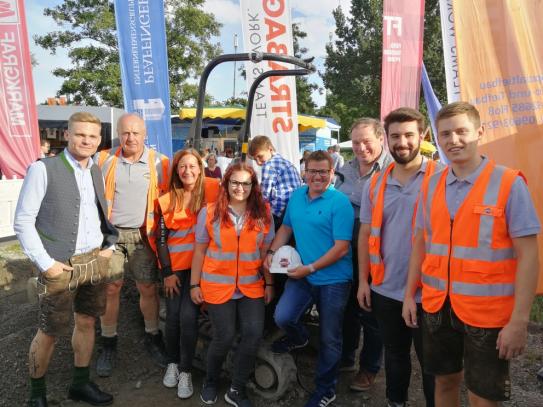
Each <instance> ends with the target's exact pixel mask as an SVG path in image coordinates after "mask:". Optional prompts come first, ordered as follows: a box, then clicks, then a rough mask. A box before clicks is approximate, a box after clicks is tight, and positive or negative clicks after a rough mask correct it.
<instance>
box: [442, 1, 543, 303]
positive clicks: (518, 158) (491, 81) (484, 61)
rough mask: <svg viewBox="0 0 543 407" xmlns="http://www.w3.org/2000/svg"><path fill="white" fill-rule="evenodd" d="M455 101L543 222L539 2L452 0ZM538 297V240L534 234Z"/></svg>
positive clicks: (542, 246) (542, 4)
mask: <svg viewBox="0 0 543 407" xmlns="http://www.w3.org/2000/svg"><path fill="white" fill-rule="evenodd" d="M453 7H454V21H455V29H456V45H457V53H458V70H459V72H458V74H459V77H460V89H461V100H467V101H469V102H470V103H472V104H474V105H475V106H476V107H477V109H478V110H479V112H480V113H481V119H482V121H483V123H484V125H485V127H486V130H487V131H486V136H485V138H484V140H483V142H482V144H483V145H482V151H483V153H484V154H486V155H488V156H489V157H491V158H493V159H495V160H496V161H497V162H498V163H500V164H503V165H506V166H509V167H512V168H518V169H520V170H521V171H522V172H523V173H524V175H526V177H527V179H528V187H529V189H530V191H531V193H532V197H533V199H534V202H535V205H536V208H537V211H538V215H539V219H540V221H541V220H543V159H542V158H541V156H542V155H543V46H542V44H541V39H542V38H543V24H542V21H543V1H539V0H492V1H490V0H454V2H453ZM539 258H540V274H539V275H540V278H539V284H538V293H540V294H543V239H542V238H541V236H539Z"/></svg>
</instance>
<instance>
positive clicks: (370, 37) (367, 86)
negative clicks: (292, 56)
mask: <svg viewBox="0 0 543 407" xmlns="http://www.w3.org/2000/svg"><path fill="white" fill-rule="evenodd" d="M425 7H426V10H425V32H424V57H423V59H424V61H425V64H426V68H427V70H428V75H429V76H430V79H431V81H432V84H433V85H434V90H435V91H436V95H437V96H438V98H440V100H442V101H444V100H445V98H444V97H443V96H444V94H445V73H444V69H443V57H442V52H443V51H442V49H443V46H442V42H441V22H440V16H439V1H438V0H426V5H425ZM350 14H351V17H347V16H346V15H345V13H344V12H343V10H342V9H341V7H338V8H337V9H335V10H334V11H333V15H334V19H335V22H336V30H335V33H336V37H337V39H336V40H335V41H334V42H333V43H332V42H330V43H328V44H327V45H326V54H327V56H326V61H325V71H324V73H323V74H322V78H323V82H324V85H325V87H326V89H327V91H328V94H327V100H326V106H325V107H324V108H323V109H321V111H320V114H327V115H330V116H332V117H334V118H336V120H337V119H339V122H340V123H341V125H342V129H341V139H342V140H346V139H347V138H348V129H349V127H350V125H351V123H352V122H353V121H354V120H355V119H356V118H358V117H362V116H369V117H379V114H380V99H381V59H382V35H383V34H382V26H383V1H382V0H352V1H351V8H350ZM422 99H423V98H422V97H421V100H422ZM422 106H423V109H422V110H424V108H425V106H424V105H422Z"/></svg>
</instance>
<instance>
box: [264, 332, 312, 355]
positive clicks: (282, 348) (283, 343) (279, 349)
mask: <svg viewBox="0 0 543 407" xmlns="http://www.w3.org/2000/svg"><path fill="white" fill-rule="evenodd" d="M308 343H309V339H306V340H305V342H303V343H294V342H292V341H291V340H290V339H289V337H288V336H283V337H282V338H281V339H278V340H276V341H275V342H274V343H272V346H271V350H272V352H273V353H288V352H290V351H292V350H294V349H300V348H303V347H305V346H307V344H308Z"/></svg>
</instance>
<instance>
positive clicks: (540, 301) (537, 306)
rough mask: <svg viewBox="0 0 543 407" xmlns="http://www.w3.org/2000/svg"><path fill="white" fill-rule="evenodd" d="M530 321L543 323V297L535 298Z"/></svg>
mask: <svg viewBox="0 0 543 407" xmlns="http://www.w3.org/2000/svg"><path fill="white" fill-rule="evenodd" d="M530 320H532V321H534V322H540V323H541V322H543V296H542V295H538V296H537V297H535V300H534V303H533V305H532V311H531V312H530Z"/></svg>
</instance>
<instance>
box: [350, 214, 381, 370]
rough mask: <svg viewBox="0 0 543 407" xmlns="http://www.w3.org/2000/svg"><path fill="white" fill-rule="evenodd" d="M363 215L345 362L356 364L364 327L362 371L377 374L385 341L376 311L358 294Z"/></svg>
mask: <svg viewBox="0 0 543 407" xmlns="http://www.w3.org/2000/svg"><path fill="white" fill-rule="evenodd" d="M359 229H360V221H359V219H355V224H354V228H353V240H352V251H353V285H352V290H351V293H350V295H349V300H348V301H347V305H346V307H345V315H344V317H343V354H342V356H341V359H342V364H343V365H352V364H354V357H355V353H356V348H358V343H359V342H360V329H361V328H363V330H364V338H363V341H362V349H361V350H360V367H359V368H360V371H363V370H365V371H366V372H369V373H373V374H377V373H378V372H379V369H380V368H381V358H382V356H383V342H382V340H381V333H380V332H379V327H378V325H377V320H376V319H375V316H374V314H373V311H372V312H368V311H364V310H363V309H362V308H360V305H359V304H358V300H357V298H356V294H357V292H358V231H359Z"/></svg>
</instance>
